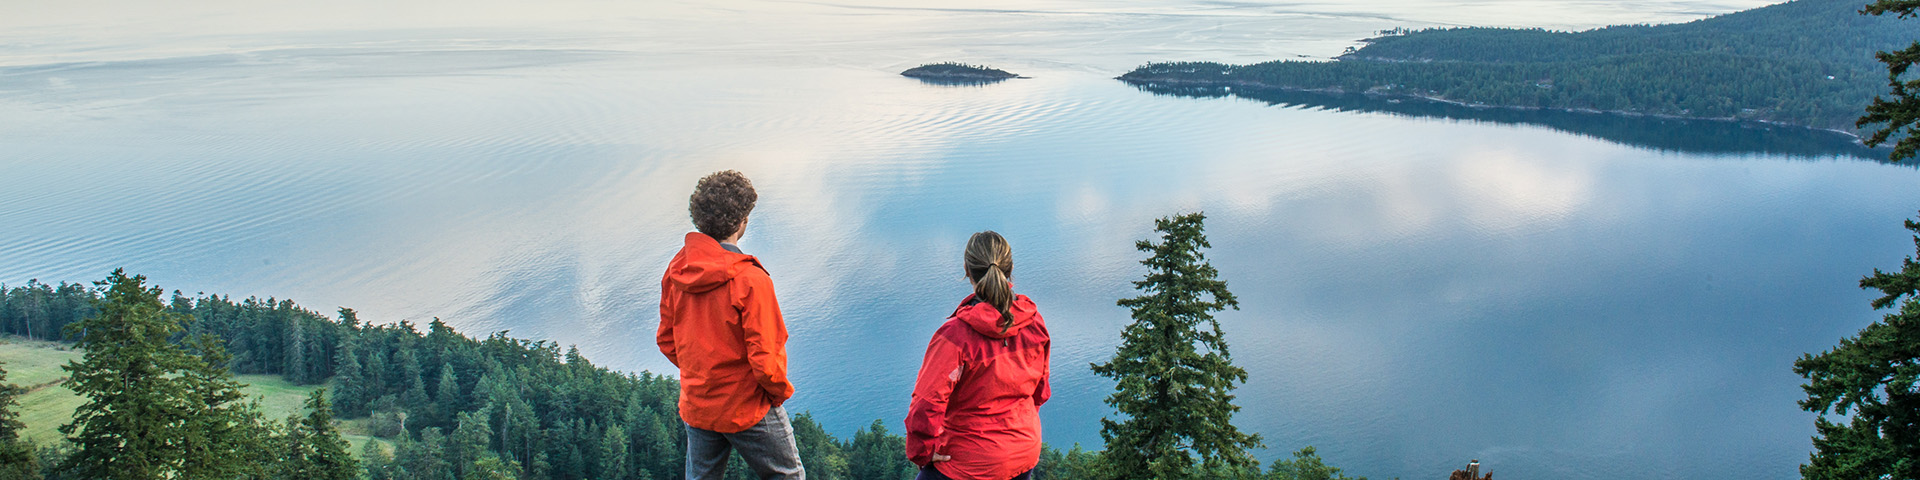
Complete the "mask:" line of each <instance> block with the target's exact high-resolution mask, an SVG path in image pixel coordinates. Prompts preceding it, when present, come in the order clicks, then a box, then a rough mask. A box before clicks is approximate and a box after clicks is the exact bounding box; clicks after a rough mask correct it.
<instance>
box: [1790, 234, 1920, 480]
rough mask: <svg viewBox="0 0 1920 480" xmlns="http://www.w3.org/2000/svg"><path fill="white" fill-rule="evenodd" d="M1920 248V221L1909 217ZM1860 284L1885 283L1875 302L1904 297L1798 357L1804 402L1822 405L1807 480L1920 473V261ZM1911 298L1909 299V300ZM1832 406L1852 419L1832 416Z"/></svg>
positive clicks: (1804, 473)
mask: <svg viewBox="0 0 1920 480" xmlns="http://www.w3.org/2000/svg"><path fill="white" fill-rule="evenodd" d="M1905 223H1906V227H1907V230H1911V231H1913V232H1914V234H1915V236H1914V238H1913V242H1914V246H1915V250H1916V251H1920V223H1916V222H1914V221H1913V220H1907V221H1906V222H1905ZM1860 288H1863V289H1864V288H1871V289H1876V290H1879V291H1880V292H1881V293H1882V294H1884V295H1882V296H1881V297H1880V298H1878V299H1875V300H1874V301H1873V308H1874V309H1884V308H1888V307H1893V306H1895V304H1898V305H1899V309H1898V310H1897V311H1895V312H1892V313H1888V314H1886V315H1885V316H1884V317H1882V318H1881V320H1880V321H1877V322H1874V323H1873V324H1871V325H1867V328H1865V329H1862V330H1860V333H1859V334H1856V335H1854V336H1853V337H1850V338H1844V339H1841V340H1840V345H1839V346H1836V347H1834V348H1833V350H1828V351H1826V352H1822V353H1820V354H1819V355H1803V356H1801V358H1800V360H1798V361H1795V362H1793V371H1794V373H1798V374H1800V376H1801V377H1804V378H1806V379H1807V383H1806V384H1804V385H1801V386H1800V388H1801V389H1802V390H1805V391H1806V392H1807V398H1806V400H1801V401H1800V408H1802V409H1805V410H1807V411H1809V412H1815V413H1819V414H1820V415H1821V416H1819V417H1816V418H1814V427H1815V429H1816V431H1817V432H1818V435H1816V436H1814V437H1813V446H1814V449H1815V450H1814V452H1813V454H1812V455H1811V458H1809V461H1808V462H1807V463H1806V464H1804V465H1801V466H1800V475H1801V477H1803V478H1805V479H1807V480H1841V479H1848V480H1851V479H1862V478H1871V479H1890V480H1914V479H1920V386H1917V385H1916V383H1920V262H1915V261H1914V257H1907V259H1906V261H1905V262H1903V263H1902V265H1901V269H1900V271H1898V272H1882V271H1880V269H1877V268H1876V269H1874V270H1873V275H1869V276H1867V277H1865V278H1862V279H1860ZM1902 299H1904V301H1903V300H1902ZM1830 413H1837V414H1839V415H1841V416H1843V417H1848V418H1844V419H1842V420H1843V421H1844V422H1845V423H1838V422H1834V421H1830V420H1828V419H1827V415H1828V414H1830Z"/></svg>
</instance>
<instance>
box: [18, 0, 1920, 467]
mask: <svg viewBox="0 0 1920 480" xmlns="http://www.w3.org/2000/svg"><path fill="white" fill-rule="evenodd" d="M1764 3H1765V1H1764V0H1727V1H1650V0H1642V1H1629V2H1575V1H1558V0H1443V1H1432V2H1413V1H1404V0H1401V1H1385V2H1379V1H1358V0H1332V1H1326V2H1264V1H1244V2H1242V1H1232V2H1229V1H1195V0H1180V1H1172V2H1147V1H1139V0H1110V1H1094V0H1052V1H1040V2H1008V1H994V0H988V1H968V2H960V1H954V0H933V1H925V2H904V1H899V2H894V1H884V0H849V1H834V0H827V1H819V2H805V1H755V0H719V1H688V2H677V1H663V0H640V1H605V2H600V1H578V0H561V1H557V2H533V1H520V0H472V1H458V2H455V1H435V0H400V1H371V0H345V1H342V2H295V1H291V0H267V1H238V0H208V1H198V2H192V3H191V4H172V3H164V2H162V3H156V2H133V1H129V0H108V1H91V0H82V1H73V2H8V3H7V4H6V5H5V6H4V7H0V12H4V14H0V282H4V283H5V284H6V285H14V286H17V285H20V284H23V283H25V282H26V281H28V280H29V279H39V280H41V281H46V282H59V281H70V282H84V281H91V280H97V279H100V278H103V277H104V276H105V275H106V273H107V272H108V271H109V270H111V269H113V268H116V267H126V268H127V269H129V270H130V271H132V272H136V273H142V274H145V275H148V276H149V277H151V279H152V281H153V282H154V283H156V284H158V285H160V286H163V287H165V288H167V289H169V290H180V291H183V292H185V293H188V294H193V293H195V292H207V293H222V294H229V295H232V296H235V297H244V296H261V297H278V298H290V299H294V300H295V301H297V302H300V303H301V304H302V305H305V306H306V307H308V308H312V309H315V310H318V311H322V312H331V311H333V310H334V309H335V308H337V307H341V306H346V307H352V308H355V309H358V310H359V311H360V312H361V317H362V318H365V319H372V320H374V321H376V322H392V321H398V320H402V319H408V320H413V321H415V322H424V321H427V320H430V319H432V318H435V317H438V318H441V319H444V320H446V321H447V322H449V323H450V324H452V325H454V326H456V327H457V328H459V329H461V330H462V331H464V332H467V333H469V334H472V335H484V334H486V333H488V332H493V331H501V330H505V331H509V332H510V333H511V334H512V335H514V336H519V337H528V338H536V339H549V340H553V341H557V342H560V343H561V344H566V345H578V346H579V347H580V348H581V349H582V350H583V351H584V352H585V353H586V354H587V355H588V357H589V358H591V359H593V360H594V361H595V362H597V363H598V364H601V365H605V366H609V367H612V368H616V369H621V370H628V371H640V370H647V371H652V372H657V373H672V372H673V370H672V366H671V365H670V364H669V363H667V362H666V360H665V359H664V358H663V357H661V356H660V354H659V353H658V352H657V350H656V349H655V348H654V346H653V341H652V334H653V331H654V328H655V327H656V325H657V320H658V318H657V316H658V314H657V312H658V308H657V301H658V285H659V283H658V282H659V275H660V273H661V271H662V269H663V268H664V266H665V264H666V262H667V260H668V259H669V258H670V257H671V256H672V255H673V253H674V250H675V249H676V248H677V247H678V246H679V242H680V240H681V236H682V235H683V234H684V233H685V232H686V231H688V230H689V229H690V228H691V227H690V224H689V222H688V220H687V214H686V199H687V196H688V195H689V194H690V193H691V189H692V186H693V182H694V181H695V180H696V179H698V178H699V177H701V176H703V175H705V174H707V173H710V172H713V171H717V170H723V169H739V170H741V171H743V172H745V173H746V174H747V175H748V176H750V177H751V178H752V179H753V180H754V183H755V185H756V186H757V188H758V189H759V192H760V198H761V200H760V203H759V206H758V208H757V209H756V210H755V212H754V215H753V221H752V224H751V226H750V229H749V231H748V232H747V235H746V238H745V240H744V241H743V242H742V247H743V248H745V249H746V250H747V251H748V252H749V253H753V254H756V255H758V256H759V257H760V258H761V259H762V260H763V261H764V262H765V264H766V265H767V268H768V269H769V270H770V271H771V273H772V275H773V278H774V280H775V282H776V283H777V285H778V288H779V296H780V302H781V304H782V306H783V307H784V310H785V312H786V315H787V324H788V327H789V328H790V330H791V332H792V338H791V341H790V342H789V344H788V348H789V351H790V352H791V359H790V361H791V369H792V375H793V379H794V381H795V383H796V384H798V387H799V394H798V396H796V397H795V398H794V399H793V400H792V403H790V404H789V405H790V408H792V409H794V410H796V411H811V412H812V413H813V414H814V415H815V417H816V418H817V419H818V420H820V421H821V422H822V423H823V424H824V425H825V426H826V427H827V428H828V429H829V431H831V432H834V433H835V434H836V435H841V436H843V438H845V436H849V435H851V434H852V433H853V431H854V430H855V429H857V428H861V427H864V426H866V425H867V424H869V423H871V422H872V421H873V420H874V419H882V420H885V421H886V423H887V425H888V426H889V429H891V430H893V431H895V432H898V431H899V429H900V428H899V425H900V421H901V419H902V418H903V417H904V414H905V409H906V404H907V399H908V395H909V393H910V391H911V388H912V387H911V383H912V380H913V376H914V374H915V372H916V370H917V368H918V365H919V361H920V357H921V353H922V352H923V351H924V348H925V345H926V341H927V338H928V337H929V336H930V335H931V333H932V332H933V330H934V329H935V328H936V327H937V326H938V325H939V324H940V322H941V321H942V319H943V317H944V316H945V315H946V314H947V313H949V312H950V311H951V309H952V308H953V307H954V305H955V304H956V303H957V302H958V301H959V300H960V299H961V298H962V297H963V296H965V295H966V294H967V293H968V292H969V287H968V285H967V284H966V283H965V282H964V280H963V279H962V277H961V271H960V251H961V248H962V246H963V243H964V242H965V240H966V238H967V235H968V234H970V233H972V232H975V231H980V230H986V229H992V230H996V231H999V232H1001V233H1003V234H1005V235H1006V236H1007V237H1008V238H1009V239H1010V240H1011V242H1012V244H1013V246H1014V256H1015V259H1016V264H1017V268H1016V270H1015V272H1014V280H1015V282H1016V289H1017V290H1018V291H1019V292H1021V293H1024V294H1026V295H1029V296H1031V297H1032V298H1034V299H1035V301H1036V302H1037V303H1038V304H1039V305H1040V308H1041V311H1042V312H1043V314H1044V315H1045V316H1046V319H1047V322H1048V327H1049V329H1050V330H1051V331H1052V333H1053V335H1054V350H1053V352H1054V354H1053V355H1054V356H1053V362H1054V365H1055V367H1054V374H1055V378H1054V384H1053V385H1054V388H1055V393H1054V400H1053V402H1052V403H1049V404H1047V405H1046V406H1045V407H1043V408H1042V409H1041V414H1042V416H1043V420H1044V423H1045V428H1046V434H1045V435H1046V439H1047V441H1049V442H1051V443H1052V444H1054V445H1056V446H1059V447H1062V448H1063V449H1064V448H1067V447H1070V446H1071V445H1072V444H1074V443H1076V442H1077V443H1081V444H1083V445H1087V446H1090V447H1096V448H1097V446H1098V444H1099V442H1100V437H1099V420H1100V418H1101V417H1102V416H1105V415H1111V414H1112V413H1111V410H1110V409H1109V408H1108V407H1106V406H1105V405H1104V404H1103V403H1102V399H1103V398H1104V397H1105V396H1106V395H1107V394H1108V393H1109V392H1110V391H1111V389H1112V383H1111V382H1110V381H1108V380H1106V379H1103V378H1099V377H1095V376H1094V375H1092V374H1091V372H1090V371H1089V370H1088V368H1087V365H1088V364H1089V363H1092V362H1101V361H1105V360H1107V359H1108V358H1109V357H1110V356H1111V355H1112V354H1113V351H1114V348H1115V346H1116V345H1117V343H1118V341H1119V332H1120V330H1121V328H1122V327H1123V326H1124V325H1126V324H1127V323H1128V322H1129V321H1130V320H1129V318H1128V316H1127V312H1126V311H1125V310H1124V309H1121V308H1119V307H1117V306H1115V305H1114V302H1115V300H1117V299H1120V298H1125V297H1130V296H1133V295H1136V294H1137V292H1135V291H1134V290H1132V286H1131V284H1130V283H1129V282H1131V281H1133V280H1135V279H1137V278H1139V277H1140V275H1142V274H1143V273H1144V269H1143V267H1142V266H1141V265H1140V264H1139V263H1138V261H1139V260H1141V259H1142V258H1144V257H1143V254H1142V253H1141V252H1137V251H1135V249H1134V248H1133V244H1134V242H1135V241H1136V240H1141V239H1146V238H1149V237H1151V236H1152V233H1153V232H1152V231H1151V229H1152V225H1153V220H1154V219H1155V218H1159V217H1162V216H1167V215H1173V214H1178V213H1183V212H1194V211H1203V212H1205V213H1206V214H1207V216H1208V220H1207V227H1208V228H1207V233H1208V235H1209V238H1210V240H1211V241H1212V244H1213V248H1212V250H1210V251H1209V252H1208V259H1209V260H1210V261H1211V262H1212V263H1213V265H1214V266H1215V267H1217V268H1218V269H1219V270H1220V272H1221V275H1222V276H1223V277H1224V278H1225V279H1226V280H1227V282H1228V286H1229V288H1230V289H1231V290H1232V291H1233V292H1234V293H1235V294H1237V295H1238V296H1239V299H1240V302H1241V306H1242V308H1241V309H1240V310H1237V311H1227V312H1224V313H1221V314H1220V315H1219V318H1220V320H1221V322H1222V325H1223V327H1224V328H1225V331H1226V333H1227V335H1228V337H1229V339H1230V342H1231V344H1232V353H1233V355H1234V357H1233V358H1234V361H1235V363H1236V364H1238V365H1240V366H1242V367H1244V368H1246V370H1247V371H1248V373H1249V376H1250V377H1249V379H1248V381H1247V382H1246V383H1245V384H1244V385H1242V386H1240V388H1239V390H1238V391H1237V393H1238V395H1239V398H1238V400H1237V401H1238V404H1239V405H1240V406H1241V407H1242V410H1241V411H1240V412H1239V414H1238V415H1237V416H1236V417H1235V423H1236V425H1238V426H1239V427H1240V428H1242V429H1244V430H1248V431H1253V432H1259V433H1260V434H1262V435H1263V436H1264V437H1265V439H1266V444H1267V446H1268V447H1269V448H1268V449H1266V450H1263V451H1260V452H1257V453H1258V456H1259V457H1260V458H1261V459H1262V460H1266V461H1270V460H1273V459H1276V458H1284V457H1287V456H1289V453H1290V452H1292V451H1294V450H1297V449H1299V448H1300V447H1303V446H1307V445H1313V446H1315V447H1316V448H1317V450H1318V451H1319V453H1320V455H1322V456H1323V457H1324V458H1326V459H1327V461H1328V462H1329V463H1331V464H1333V465H1337V466H1340V467H1343V468H1345V469H1347V471H1348V473H1350V474H1354V475H1365V476H1367V477H1370V478H1376V479H1380V478H1393V477H1399V478H1406V479H1415V478H1440V477H1441V476H1443V475H1445V474H1446V473H1447V472H1450V471H1452V470H1453V469H1455V468H1460V467H1462V466H1464V465H1465V464H1466V462H1467V461H1468V460H1470V459H1479V460H1480V461H1481V462H1482V464H1483V465H1485V467H1484V469H1485V470H1486V471H1490V472H1493V473H1494V474H1495V475H1496V476H1497V477H1499V478H1505V479H1516V478H1517V479H1601V478H1608V479H1611V478H1649V479H1728V480H1733V479H1741V480H1745V479H1787V478H1797V476H1798V474H1797V472H1796V470H1795V467H1796V465H1798V464H1799V463H1800V462H1803V461H1805V459H1806V455H1807V453H1808V452H1809V451H1810V450H1811V445H1810V442H1809V440H1808V438H1809V437H1810V436H1811V435H1812V434H1813V426H1812V425H1813V418H1814V417H1813V415H1812V414H1809V413H1805V412H1802V411H1800V410H1799V409H1798V408H1797V407H1796V405H1795V401H1796V400H1798V399H1800V398H1801V397H1802V394H1801V392H1800V390H1799V384H1800V382H1801V379H1800V378H1799V377H1798V376H1796V375H1794V374H1793V372H1792V368H1791V364H1792V362H1793V360H1794V359H1796V358H1798V357H1799V356H1800V355H1801V354H1803V353H1807V352H1818V351H1822V350H1824V349H1827V348H1829V347H1831V346H1832V345H1833V344H1835V343H1836V341H1837V340H1838V339H1839V338H1841V337H1842V336H1846V335H1850V334H1852V333H1854V332H1856V331H1857V330H1858V329H1860V328H1861V327H1863V326H1865V325H1866V324H1867V323H1869V322H1871V321H1873V320H1874V319H1875V318H1877V317H1878V314H1877V313H1876V312H1873V311H1872V310H1871V309H1870V308H1869V307H1868V305H1867V302H1868V301H1869V300H1870V299H1871V298H1873V295H1872V294H1870V293H1868V292H1863V291H1861V290H1859V289H1858V288H1857V286H1856V283H1857V281H1858V280H1859V278H1860V277H1861V276H1862V275H1864V274H1867V273H1869V272H1871V271H1872V269H1874V268H1876V267H1879V268H1893V267H1895V266H1897V265H1898V262H1899V261H1900V259H1901V258H1902V257H1903V256H1907V255H1912V254H1913V253H1914V245H1913V240H1912V238H1911V236H1910V235H1909V234H1908V233H1907V232H1906V231H1905V230H1903V229H1902V228H1901V226H1900V223H1901V220H1902V219H1904V218H1912V217H1914V216H1915V212H1916V210H1920V189H1917V188H1916V185H1920V170H1916V169H1915V168H1914V167H1913V166H1911V165H1905V166H1903V165H1888V164H1884V163H1881V162H1877V161H1875V159H1874V157H1875V156H1876V155H1881V154H1883V153H1884V152H1873V151H1867V150H1865V149H1861V148H1858V147H1853V146H1850V145H1848V144H1847V142H1845V141H1844V140H1842V141H1837V142H1836V141H1834V137H1832V136H1831V135H1828V134H1822V133H1818V132H1810V131H1804V130H1797V129H1791V128H1778V127H1769V126H1753V125H1733V124H1721V123H1715V122H1705V123H1701V122H1677V121H1667V120H1657V119H1632V118H1623V117H1610V116H1604V115H1585V114H1555V113H1537V112H1536V113H1527V112H1513V111H1504V112H1503V111H1485V110H1475V111H1459V109H1457V108H1451V109H1450V107H1447V106H1444V105H1429V106H1419V105H1403V104H1397V103H1396V104H1386V103H1382V102H1373V101H1369V100H1366V99H1364V98H1363V99H1351V98H1338V97H1324V96H1319V97H1316V96H1312V95H1306V96H1301V95H1286V94H1274V95H1266V96H1263V95H1259V94H1244V95H1243V94H1240V93H1234V94H1226V93H1224V92H1151V91H1143V90H1141V89H1136V88H1134V87H1131V86H1128V85H1126V84H1123V83H1121V82H1119V81H1116V80H1113V79H1112V77H1114V76H1116V75H1118V74H1120V73H1122V72H1125V71H1126V70H1128V69H1131V68H1132V67H1134V66H1137V65H1139V64H1142V63H1145V62H1149V61H1166V60H1211V61H1224V62H1241V63H1246V62H1257V61H1263V60H1270V59H1279V58H1310V59H1325V58H1327V57H1330V56H1332V55H1337V54H1338V53H1340V51H1341V50H1342V49H1344V48H1345V47H1347V46H1351V45H1356V44H1357V43H1356V42H1357V41H1358V40H1359V39H1361V38H1365V37H1368V36H1371V35H1373V32H1375V31H1378V30H1383V29H1390V28H1395V27H1412V28H1420V27H1428V26H1449V25H1485V26H1524V27H1532V26H1540V27H1548V28H1560V29H1581V28H1590V27H1597V26H1602V25H1607V24H1622V23H1661V22H1677V21H1687V20H1692V19H1697V18H1702V17H1705V16H1709V15H1713V14H1719V13H1726V12H1731V11H1736V10H1741V9H1746V8H1752V7H1756V6H1759V5H1762V4H1764ZM940 61H961V62H968V63H976V64H988V65H992V66H996V67H1000V68H1004V69H1007V70H1011V71H1014V72H1017V73H1020V74H1023V75H1026V76H1029V77H1031V78H1026V79H1017V80H1011V81H1006V82H1001V83H995V84H988V85H962V86H952V85H935V84H927V83H922V82H919V81H916V80H913V79H909V78H904V77H900V76H898V75H897V73H898V72H899V71H901V70H904V69H906V68H909V67H912V66H915V65H919V64H922V63H930V62H940Z"/></svg>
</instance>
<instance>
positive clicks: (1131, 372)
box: [1093, 213, 1261, 479]
mask: <svg viewBox="0 0 1920 480" xmlns="http://www.w3.org/2000/svg"><path fill="white" fill-rule="evenodd" d="M1205 221H1206V215H1204V214H1202V213H1192V214H1186V215H1180V216H1175V217H1169V218H1161V219H1158V220H1156V221H1155V222H1154V225H1155V228H1154V231H1156V232H1159V233H1160V243H1153V242H1150V241H1145V240H1142V241H1140V242H1138V243H1136V244H1135V248H1138V249H1139V250H1140V251H1143V252H1149V253H1151V254H1152V256H1150V257H1148V258H1147V259H1146V260H1144V261H1141V262H1140V263H1142V264H1144V265H1146V266H1147V270H1148V271H1147V274H1146V277H1145V278H1144V279H1142V280H1140V281H1136V282H1133V285H1134V288H1136V289H1139V290H1140V291H1141V292H1142V293H1143V295H1141V296H1139V297H1134V298H1129V299H1124V300H1120V302H1119V305H1120V306H1122V307H1127V308H1128V309H1130V310H1132V312H1133V324H1132V325H1128V326H1127V328H1126V331H1125V332H1124V333H1122V334H1121V345H1120V349H1119V351H1118V352H1115V354H1114V356H1113V359H1112V360H1109V361H1108V362H1107V363H1104V364H1095V365H1093V372H1094V373H1095V374H1098V375H1100V376H1104V377H1107V378H1112V379H1114V380H1116V381H1117V382H1118V384H1117V385H1116V386H1115V391H1114V393H1113V395H1111V396H1108V397H1107V400H1106V402H1107V404H1108V405H1111V406H1113V407H1114V408H1115V409H1116V410H1119V412H1120V413H1121V414H1123V415H1125V416H1126V418H1125V419H1123V420H1120V421H1115V420H1112V419H1105V418H1103V419H1101V420H1100V423H1101V428H1100V437H1101V438H1102V439H1104V440H1105V441H1106V444H1107V450H1106V454H1105V460H1106V461H1107V463H1108V465H1110V466H1111V470H1110V471H1111V472H1112V473H1113V474H1114V475H1117V476H1119V477H1121V478H1156V479H1181V478H1203V477H1208V476H1210V475H1211V474H1209V473H1207V472H1215V473H1217V472H1222V471H1237V470H1246V469H1252V468H1257V466H1258V464H1259V462H1258V461H1256V460H1254V459H1253V457H1252V456H1250V455H1248V454H1247V449H1250V448H1260V447H1261V443H1260V436H1259V435H1258V434H1248V433H1243V432H1241V431H1240V430H1238V429H1236V428H1235V427H1234V426H1233V422H1232V420H1233V413H1234V412H1236V411H1239V410H1240V407H1238V406H1235V405H1234V404H1233V398H1234V395H1233V393H1232V392H1233V389H1234V384H1235V383H1243V382H1246V380H1247V372H1246V370H1243V369H1241V368H1240V367H1236V366H1234V365H1233V358H1232V356H1231V355H1230V354H1229V353H1228V351H1227V340H1226V335H1225V334H1224V333H1222V332H1221V330H1220V322H1219V321H1217V320H1215V319H1214V318H1213V312H1218V311H1222V310H1225V309H1227V308H1233V309H1236V310H1237V309H1239V308H1240V303H1239V301H1238V300H1236V299H1235V298H1234V296H1233V293H1232V292H1229V291H1227V282H1226V281H1224V280H1221V279H1220V278H1219V277H1220V272H1219V271H1218V270H1215V269H1214V268H1213V266H1212V265H1211V264H1208V263H1207V259H1206V254H1205V253H1203V252H1202V249H1205V248H1209V247H1211V245H1210V244H1208V243H1207V237H1206V234H1205Z"/></svg>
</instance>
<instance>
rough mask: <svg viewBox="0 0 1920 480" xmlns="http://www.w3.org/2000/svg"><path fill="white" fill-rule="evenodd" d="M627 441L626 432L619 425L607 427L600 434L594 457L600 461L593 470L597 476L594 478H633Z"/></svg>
mask: <svg viewBox="0 0 1920 480" xmlns="http://www.w3.org/2000/svg"><path fill="white" fill-rule="evenodd" d="M628 441H629V440H628V438H627V430H626V429H624V428H620V426H619V425H608V426H607V428H606V431H604V432H601V435H600V451H599V452H596V453H598V454H597V455H595V457H598V458H599V460H600V461H599V465H598V468H595V469H594V470H595V471H596V473H598V475H595V476H594V478H633V476H634V475H633V473H632V472H633V470H632V465H631V464H630V463H629V462H628V459H629V458H631V456H630V455H628V452H629V450H628V448H627V446H628V443H627V442H628Z"/></svg>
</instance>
